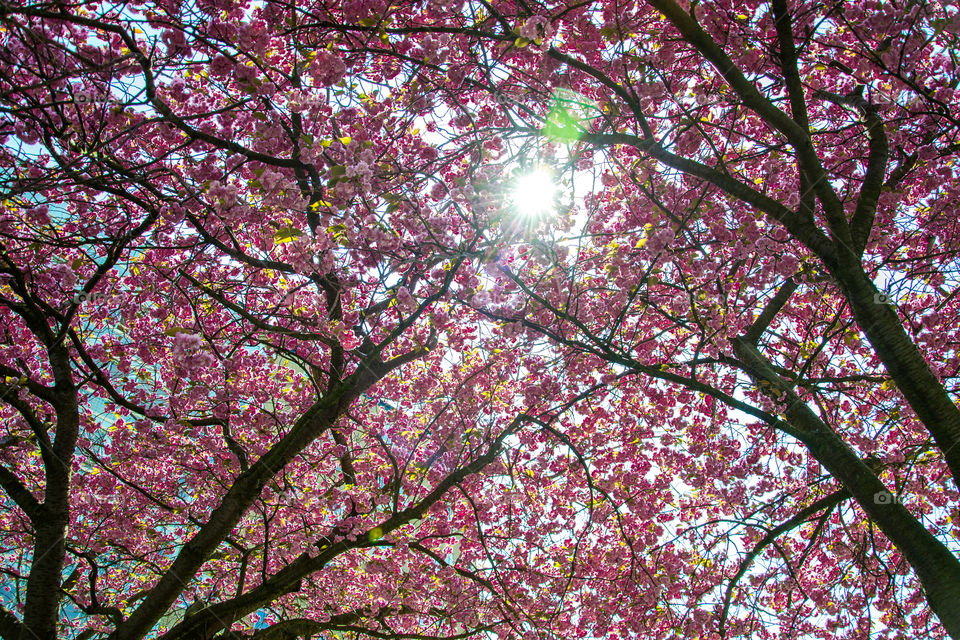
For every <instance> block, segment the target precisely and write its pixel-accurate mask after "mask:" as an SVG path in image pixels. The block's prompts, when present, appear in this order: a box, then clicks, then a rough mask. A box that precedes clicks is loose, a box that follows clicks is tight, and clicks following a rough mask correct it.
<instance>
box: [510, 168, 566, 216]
mask: <svg viewBox="0 0 960 640" xmlns="http://www.w3.org/2000/svg"><path fill="white" fill-rule="evenodd" d="M557 191H558V185H557V182H556V179H555V178H554V176H553V172H551V171H550V170H549V169H546V168H543V167H536V168H534V169H531V170H529V171H526V172H524V173H521V174H520V175H519V176H517V178H516V179H515V180H514V182H513V188H512V189H511V190H510V203H511V205H512V207H513V210H514V211H515V212H516V213H517V214H518V215H520V216H523V217H525V218H543V217H546V216H549V215H552V214H553V213H554V212H555V211H556V208H557Z"/></svg>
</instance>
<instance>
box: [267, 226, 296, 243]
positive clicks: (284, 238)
mask: <svg viewBox="0 0 960 640" xmlns="http://www.w3.org/2000/svg"><path fill="white" fill-rule="evenodd" d="M302 235H303V231H300V230H299V229H294V228H293V227H283V228H282V229H277V232H276V233H275V234H273V241H274V242H275V243H277V244H283V243H284V242H293V241H294V240H296V239H297V238H299V237H301V236H302Z"/></svg>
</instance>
